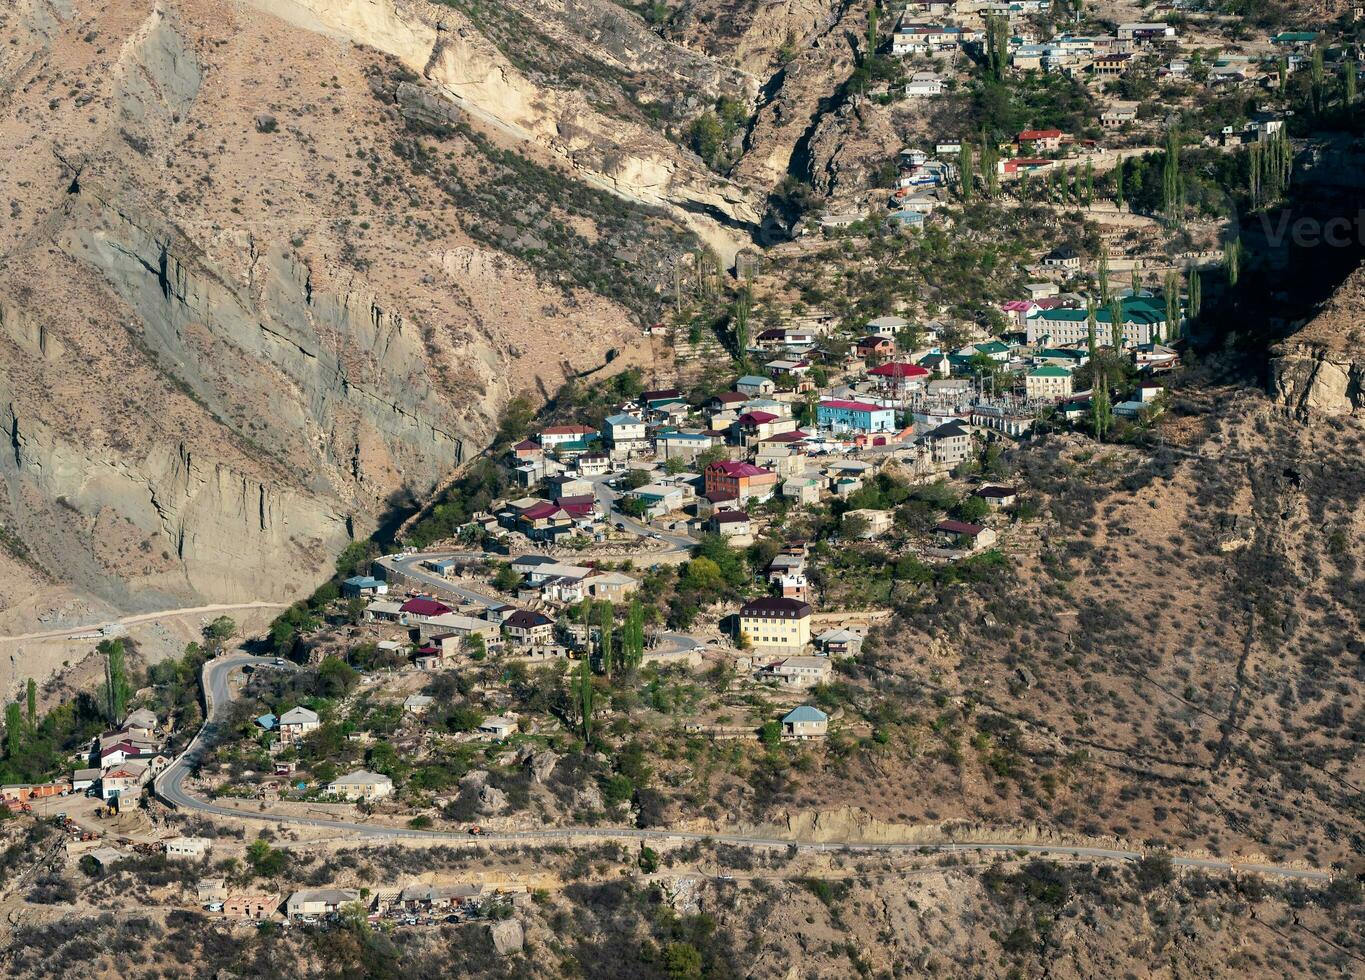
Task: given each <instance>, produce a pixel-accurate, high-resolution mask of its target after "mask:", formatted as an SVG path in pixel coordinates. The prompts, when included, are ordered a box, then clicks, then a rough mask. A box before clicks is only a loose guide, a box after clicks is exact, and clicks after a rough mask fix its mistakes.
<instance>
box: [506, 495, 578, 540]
mask: <svg viewBox="0 0 1365 980" xmlns="http://www.w3.org/2000/svg"><path fill="white" fill-rule="evenodd" d="M566 499H568V498H566ZM574 517H575V515H574V514H572V513H570V512H569V511H568V510H566V509H565V508H564V507H562V506H561V505H559V504H553V503H551V502H550V501H548V500H542V501H540V502H539V503H536V504H532V505H531V506H530V507H527V508H526V509H525V510H523V511H522V512H521V513H520V514H518V515H517V524H516V527H517V530H518V531H520V532H521V533H522V534H524V535H526V536H527V537H528V538H530V539H531V540H532V541H546V540H552V539H553V538H555V537H556V536H557V535H560V534H565V533H567V532H568V531H569V530H570V529H571V528H572V527H573V522H574Z"/></svg>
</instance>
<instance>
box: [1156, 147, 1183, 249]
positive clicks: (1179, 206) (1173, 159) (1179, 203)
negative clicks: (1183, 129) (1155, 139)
mask: <svg viewBox="0 0 1365 980" xmlns="http://www.w3.org/2000/svg"><path fill="white" fill-rule="evenodd" d="M1161 205H1162V208H1163V210H1164V211H1165V214H1166V220H1167V222H1168V223H1169V224H1171V225H1172V226H1174V225H1176V224H1177V223H1178V222H1179V221H1180V219H1181V217H1182V216H1183V215H1184V212H1185V189H1184V178H1183V177H1182V176H1181V173H1180V134H1179V133H1178V132H1177V131H1176V130H1175V129H1174V128H1172V129H1168V130H1167V131H1166V154H1165V160H1164V162H1163V166H1162V171H1161Z"/></svg>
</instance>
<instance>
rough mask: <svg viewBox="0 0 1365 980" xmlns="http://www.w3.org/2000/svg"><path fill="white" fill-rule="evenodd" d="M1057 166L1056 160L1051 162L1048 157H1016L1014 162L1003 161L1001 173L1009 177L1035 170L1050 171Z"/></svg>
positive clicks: (1001, 162)
mask: <svg viewBox="0 0 1365 980" xmlns="http://www.w3.org/2000/svg"><path fill="white" fill-rule="evenodd" d="M1056 165H1057V161H1056V160H1049V159H1048V158H1047V157H1015V158H1014V159H1013V160H1001V161H1000V164H999V166H1000V172H1001V173H1002V174H1004V175H1005V176H1007V177H1012V176H1016V175H1018V174H1020V173H1031V172H1032V171H1035V170H1049V169H1051V168H1052V167H1055V166H1056Z"/></svg>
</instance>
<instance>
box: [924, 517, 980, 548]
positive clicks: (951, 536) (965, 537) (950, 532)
mask: <svg viewBox="0 0 1365 980" xmlns="http://www.w3.org/2000/svg"><path fill="white" fill-rule="evenodd" d="M934 533H935V534H937V535H938V536H939V540H940V541H942V542H943V543H944V544H946V545H948V546H949V547H957V546H959V545H962V544H965V545H966V546H967V549H968V550H969V551H977V550H979V549H981V548H989V547H990V546H991V545H993V544H995V532H994V531H992V530H991V529H990V528H988V527H982V526H981V525H980V524H968V523H966V522H965V521H939V522H938V523H937V524H935V525H934Z"/></svg>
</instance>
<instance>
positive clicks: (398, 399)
mask: <svg viewBox="0 0 1365 980" xmlns="http://www.w3.org/2000/svg"><path fill="white" fill-rule="evenodd" d="M355 6H356V8H357V9H360V8H367V7H371V6H374V5H368V4H357V5H355ZM381 6H382V5H381ZM384 9H386V10H387V11H388V15H387V16H388V18H389V19H388V20H384V19H383V18H381V23H380V26H384V25H387V27H386V28H385V29H386V30H388V31H390V32H391V33H396V34H399V35H401V33H402V31H403V30H404V28H403V27H402V25H401V24H400V23H399V22H398V21H397V20H395V19H394V18H395V17H396V15H395V12H394V10H393V7H392V5H391V4H390V5H389V6H388V7H386V8H384ZM0 30H3V32H4V34H5V35H6V36H8V37H11V38H14V39H15V41H16V43H15V44H13V45H7V46H6V47H5V48H4V49H3V50H0V141H3V142H4V144H5V145H6V146H7V147H9V148H11V150H10V151H9V156H8V157H7V160H6V166H5V167H3V168H0V206H3V207H6V208H7V209H8V220H7V221H6V222H4V223H3V224H2V225H0V428H2V429H3V433H4V439H5V445H4V447H3V450H2V451H0V529H3V532H4V533H3V534H0V545H3V546H4V547H5V549H6V550H7V551H8V552H10V553H11V554H10V555H7V560H6V562H5V563H4V568H6V569H10V570H11V573H13V574H18V575H32V576H33V578H32V579H31V580H30V581H29V582H27V589H23V588H18V587H16V588H9V587H8V583H6V587H4V588H0V596H11V597H15V596H18V597H20V598H24V599H27V597H28V595H30V594H31V592H32V591H33V589H34V588H35V583H38V582H39V581H40V580H42V579H43V578H44V575H43V574H42V573H43V572H46V573H47V576H48V577H50V580H51V581H52V582H55V583H58V584H62V583H65V584H69V585H72V586H74V587H75V588H76V589H77V590H78V592H80V593H83V594H85V595H88V596H91V597H95V598H99V599H102V600H105V601H106V602H109V603H113V604H114V605H116V606H118V607H121V608H127V609H131V610H141V609H156V608H166V607H169V606H174V605H179V604H182V603H188V604H194V603H197V602H199V601H238V600H252V599H271V600H275V599H288V598H293V597H295V596H297V595H299V594H301V593H306V592H307V591H310V590H311V588H312V587H313V586H314V585H315V584H316V582H317V581H318V579H319V577H320V576H322V575H323V574H324V573H325V570H326V569H327V568H328V567H329V566H330V565H331V562H332V560H333V558H334V556H335V554H336V553H337V551H339V550H340V549H341V548H342V547H344V546H345V544H346V543H347V542H348V541H349V540H351V539H352V538H353V537H355V536H360V535H364V534H367V533H369V531H371V530H372V529H373V528H374V527H375V526H376V525H377V523H378V522H379V521H381V520H382V519H383V517H384V515H385V514H386V513H387V512H388V511H389V509H390V508H391V506H392V504H393V501H394V500H395V499H397V498H398V497H400V496H401V497H404V498H410V497H416V498H420V497H422V496H423V495H424V494H426V493H429V492H430V491H431V490H432V488H433V487H435V486H437V485H438V484H440V483H441V482H442V481H443V480H445V479H446V478H448V477H449V475H450V474H451V472H452V470H453V469H454V468H455V467H456V466H458V465H459V463H460V462H461V461H462V460H463V459H465V458H467V457H468V456H469V454H470V453H471V452H472V451H474V450H475V449H477V448H479V447H481V446H483V445H484V444H486V442H487V441H488V439H489V438H490V436H491V434H492V431H493V429H494V427H495V425H496V420H497V417H498V415H499V413H500V411H501V409H502V406H503V405H504V404H505V403H506V401H507V399H508V398H509V397H510V395H511V394H512V393H514V392H515V391H517V390H520V389H530V390H531V391H533V392H540V391H552V390H553V389H554V388H555V387H557V385H558V384H559V382H560V381H561V380H562V379H563V378H564V377H566V376H567V374H569V373H575V374H576V373H580V372H584V371H591V370H593V369H595V368H597V367H599V366H600V365H602V364H603V363H604V361H605V360H606V357H607V352H608V351H609V350H614V351H615V352H616V353H620V354H625V355H629V354H630V352H631V350H632V348H633V346H636V345H638V344H639V341H638V337H639V332H638V329H637V327H636V326H635V325H634V317H633V316H632V315H631V314H630V313H629V312H628V311H627V310H626V309H624V308H623V307H622V306H620V305H618V304H617V303H616V302H614V301H612V300H608V299H605V298H603V297H602V296H600V295H596V294H594V293H591V292H588V291H587V290H585V289H583V288H580V287H578V286H575V285H574V283H573V281H572V280H568V279H565V278H564V277H563V276H560V277H559V281H551V280H549V279H548V278H544V277H542V276H541V275H539V274H538V272H537V270H535V269H532V268H530V267H529V266H528V265H527V264H526V263H525V262H524V261H522V260H520V259H518V258H516V257H515V256H512V255H508V254H505V253H501V252H496V251H491V250H490V249H489V248H487V247H484V246H482V245H481V244H480V243H479V242H478V241H476V240H471V238H470V237H469V236H468V235H467V234H466V233H465V231H464V227H465V226H464V224H463V222H464V221H465V220H469V219H468V217H467V216H465V215H463V214H461V213H460V211H459V209H458V206H457V205H454V204H452V201H451V199H450V198H449V196H448V194H447V192H446V190H445V189H443V188H442V187H439V186H437V185H435V184H433V183H432V182H431V179H430V178H429V177H427V176H425V173H426V171H419V170H418V169H417V168H415V167H410V166H409V165H408V163H407V161H405V160H402V159H400V158H399V157H398V156H396V154H395V151H394V149H393V148H394V147H395V146H396V145H399V144H402V145H403V146H405V147H406V148H407V150H406V152H409V153H413V152H419V151H420V152H422V153H424V154H427V153H431V154H434V152H435V151H434V150H432V149H430V148H429V147H426V146H422V147H418V144H417V141H416V140H415V139H414V137H413V136H412V134H411V131H410V129H409V125H410V122H409V121H410V119H413V118H417V119H419V121H420V122H421V125H422V126H424V127H426V129H425V130H424V131H427V130H438V129H440V128H441V127H442V126H444V125H445V124H448V123H450V122H452V121H453V120H454V119H455V118H456V117H457V116H458V113H457V112H454V113H452V111H449V103H448V102H445V101H443V100H441V99H439V98H436V99H435V100H434V101H433V97H432V92H431V90H430V87H429V86H424V85H420V83H419V84H417V85H413V84H411V83H409V84H408V86H407V90H406V91H405V93H404V94H402V95H401V96H400V97H399V98H398V99H397V100H396V104H395V103H393V102H389V103H386V102H384V101H381V100H379V99H377V98H376V97H375V95H374V93H373V92H372V91H371V85H370V80H371V79H372V78H374V77H376V76H377V75H381V74H384V73H388V72H391V71H392V64H391V62H390V61H389V60H388V59H386V58H384V57H383V56H381V55H378V54H375V53H374V52H372V51H370V50H369V49H362V48H354V47H343V46H338V45H337V43H336V38H335V37H334V36H328V35H327V34H325V33H319V32H317V31H311V30H300V29H297V28H295V27H290V26H289V25H287V24H286V23H283V22H281V21H280V20H277V19H275V18H273V17H268V16H265V15H262V14H259V13H257V12H255V11H253V10H251V9H249V8H247V7H243V6H241V5H238V4H234V3H230V2H227V0H175V2H170V0H166V2H162V3H154V2H153V0H146V2H132V3H130V2H126V0H118V2H115V0H108V2H104V3H99V2H96V3H89V4H83V5H81V8H80V11H79V17H78V16H77V11H76V10H75V9H74V8H73V6H72V5H71V4H69V3H64V2H61V0H23V2H22V3H20V4H19V5H18V6H17V7H15V8H11V9H10V10H9V11H8V12H7V13H0ZM431 30H433V31H434V28H431ZM383 36H384V35H383V33H382V32H380V39H382V38H383ZM396 43H397V42H396V41H395V46H396ZM433 48H434V46H433ZM428 53H429V54H430V53H431V52H430V51H429V52H428ZM449 57H454V56H453V55H450V56H449ZM452 70H453V69H452ZM424 138H425V139H427V141H428V143H430V142H431V141H432V140H435V139H437V137H424ZM480 145H482V144H480ZM452 146H453V144H452ZM461 146H462V149H459V150H458V151H457V150H456V149H453V148H447V149H446V150H445V153H446V157H447V162H446V164H445V165H444V168H443V169H445V170H446V171H448V172H450V173H454V172H456V171H459V172H460V173H461V174H462V179H463V180H465V182H466V184H465V185H464V186H469V187H472V186H474V185H475V184H476V183H477V180H478V179H479V172H480V166H481V159H482V158H480V157H479V156H478V154H477V152H475V149H476V148H475V146H474V144H469V143H464V144H461ZM487 152H492V151H491V150H489V151H487ZM456 158H458V159H456ZM451 160H456V162H450V161H451ZM427 169H428V170H434V168H427ZM507 190H508V191H513V190H517V192H520V191H519V189H515V188H511V187H508V188H507ZM549 206H550V207H553V206H554V205H553V204H550V205H549ZM474 217H475V218H476V219H477V218H478V217H481V216H474ZM618 220H619V217H618ZM574 227H575V228H576V229H579V231H578V232H577V233H578V234H579V235H580V238H579V240H581V241H582V242H584V246H583V247H584V248H590V247H591V243H590V241H589V239H590V238H592V237H593V236H594V231H593V229H592V227H591V223H590V222H588V221H578V220H577V219H576V223H575V226H574ZM670 234H677V229H676V228H675V229H674V231H673V232H670ZM628 274H629V273H623V275H628ZM629 360H630V357H629V356H625V357H622V358H621V359H620V361H619V362H618V363H627V362H629ZM15 555H19V556H21V559H16V558H15V557H14V556H15ZM25 562H27V564H25ZM40 570H41V571H40ZM19 605H23V606H24V615H26V616H27V615H31V614H35V613H36V614H41V612H42V610H41V608H40V606H41V603H37V604H35V603H30V602H23V603H14V604H13V606H14V608H17V606H19ZM12 619H13V617H7V616H6V612H5V609H3V608H0V620H4V621H5V622H6V623H7V625H8V626H9V627H12V628H14V629H15V630H16V631H18V630H20V629H22V627H23V623H22V622H18V621H14V622H11V621H10V620H12Z"/></svg>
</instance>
